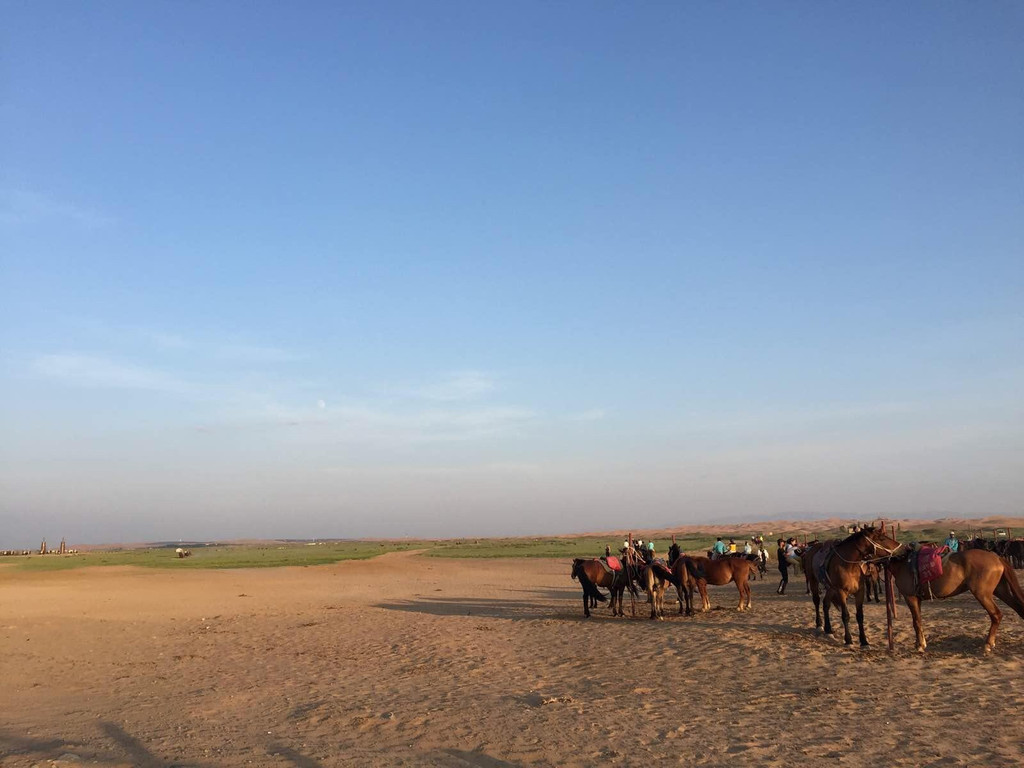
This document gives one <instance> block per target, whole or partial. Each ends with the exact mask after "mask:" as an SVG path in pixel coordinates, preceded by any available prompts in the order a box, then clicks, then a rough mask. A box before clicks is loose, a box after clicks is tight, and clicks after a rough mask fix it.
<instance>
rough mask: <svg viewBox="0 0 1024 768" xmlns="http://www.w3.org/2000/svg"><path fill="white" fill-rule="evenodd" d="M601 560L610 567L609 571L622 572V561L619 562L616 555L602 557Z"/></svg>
mask: <svg viewBox="0 0 1024 768" xmlns="http://www.w3.org/2000/svg"><path fill="white" fill-rule="evenodd" d="M601 560H603V561H604V564H605V565H606V566H608V569H609V570H611V571H621V570H622V561H621V560H619V558H617V557H616V556H615V555H607V556H605V557H602V558H601Z"/></svg>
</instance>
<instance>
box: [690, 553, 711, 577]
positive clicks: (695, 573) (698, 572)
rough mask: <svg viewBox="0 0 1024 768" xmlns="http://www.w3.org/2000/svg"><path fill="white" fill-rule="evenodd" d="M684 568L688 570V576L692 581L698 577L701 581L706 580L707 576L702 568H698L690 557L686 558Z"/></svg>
mask: <svg viewBox="0 0 1024 768" xmlns="http://www.w3.org/2000/svg"><path fill="white" fill-rule="evenodd" d="M686 570H687V571H689V572H690V578H692V579H693V580H694V581H697V580H698V579H700V580H703V581H707V580H708V576H707V574H706V573H704V569H703V568H698V567H697V566H696V565H695V564H694V562H693V560H691V559H690V558H686Z"/></svg>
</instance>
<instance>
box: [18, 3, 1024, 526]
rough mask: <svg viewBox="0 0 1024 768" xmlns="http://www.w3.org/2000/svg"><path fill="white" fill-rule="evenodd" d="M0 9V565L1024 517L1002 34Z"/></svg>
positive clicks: (999, 10)
mask: <svg viewBox="0 0 1024 768" xmlns="http://www.w3.org/2000/svg"><path fill="white" fill-rule="evenodd" d="M5 8H6V10H7V13H6V19H5V20H6V22H7V23H6V24H5V25H4V29H3V30H2V31H0V36H2V37H0V39H2V41H3V47H4V77H3V85H2V91H0V92H2V101H0V117H2V119H0V141H2V146H3V149H2V150H0V160H2V163H3V167H4V173H3V175H2V177H0V305H2V306H0V423H2V438H0V546H35V545H37V544H38V542H39V540H40V539H41V538H43V537H44V536H45V537H46V538H47V539H48V540H49V541H51V542H52V541H53V540H54V538H53V537H56V540H57V541H59V539H60V537H61V536H64V537H66V538H67V540H68V541H69V542H71V541H75V542H81V543H99V542H112V541H156V540H168V541H173V540H177V539H183V538H187V539H217V538H274V537H277V536H287V537H288V538H311V537H314V536H323V537H331V538H360V537H381V538H383V537H398V536H409V537H417V536H423V537H444V536H490V535H521V534H539V535H546V534H552V533H558V532H571V531H574V530H575V531H583V530H608V529H614V528H628V527H634V528H651V527H661V526H663V525H666V521H669V523H670V524H680V525H683V524H691V523H692V522H693V521H698V520H699V521H714V520H723V521H729V520H737V519H739V518H740V517H742V516H757V517H758V518H759V519H766V520H767V519H778V518H792V517H794V516H797V515H803V516H805V517H807V518H824V517H841V518H849V519H871V518H876V517H879V516H884V517H890V518H904V517H925V518H927V517H932V516H937V515H941V516H953V517H984V516H989V515H1006V516H1020V515H1024V357H1022V352H1024V142H1022V141H1021V131H1020V127H1021V125H1024V74H1022V73H1024V44H1022V42H1021V41H1022V40H1024V11H1022V10H1021V8H1020V7H1019V6H1015V5H1012V4H1006V5H998V4H991V5H986V6H966V5H964V6H959V5H945V6H942V5H939V6H937V5H933V4H924V3H909V4H905V5H900V6H890V5H885V4H861V5H858V6H856V7H844V6H823V5H820V4H813V3H795V4H789V5H783V6H780V5H749V6H744V7H742V8H739V7H736V6H717V5H695V6H687V5H678V4H668V3H666V4H660V3H655V4H645V5H640V6H630V5H596V6H595V5H593V4H584V3H574V2H570V3H566V4H561V5H557V6H550V5H545V4H537V3H534V4H516V5H508V6H495V5H473V4H466V3H458V2H438V3H431V4H417V3H405V2H394V3H384V4H372V5H343V6H337V5H336V4H331V3H317V2H311V3H304V4H301V5H298V6H289V7H285V6H280V5H276V4H272V3H259V2H258V3H255V4H252V5H249V6H246V7H245V8H239V7H236V6H226V5H225V6H216V5H212V6H211V5H181V4H175V3H146V4H133V3H110V4H102V5H88V4H86V5H68V4H57V3H8V4H7V5H6V6H5ZM936 510H938V511H936ZM707 524H712V522H707Z"/></svg>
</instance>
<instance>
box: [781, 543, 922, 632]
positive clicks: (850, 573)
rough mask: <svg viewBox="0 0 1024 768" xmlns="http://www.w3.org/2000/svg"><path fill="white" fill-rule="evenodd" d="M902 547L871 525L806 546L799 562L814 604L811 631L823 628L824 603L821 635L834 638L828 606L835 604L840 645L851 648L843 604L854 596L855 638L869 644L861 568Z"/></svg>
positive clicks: (848, 616) (848, 613)
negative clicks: (841, 631) (839, 622)
mask: <svg viewBox="0 0 1024 768" xmlns="http://www.w3.org/2000/svg"><path fill="white" fill-rule="evenodd" d="M901 546H903V545H902V544H900V543H899V542H898V541H896V540H895V539H890V538H889V537H888V536H886V535H885V533H884V532H883V531H881V530H878V529H876V528H874V527H872V526H865V527H864V528H861V529H860V530H859V531H857V532H856V533H853V534H850V535H849V536H847V537H846V538H845V539H843V540H842V541H838V542H836V541H825V542H818V543H815V544H813V545H811V546H809V547H807V549H806V550H805V551H804V553H803V554H802V555H801V560H802V561H803V567H804V575H805V576H806V578H807V586H808V589H810V591H811V599H812V600H813V601H814V628H815V629H821V628H822V617H821V604H822V603H824V614H825V622H824V624H825V626H824V633H825V634H826V635H833V632H832V621H831V619H830V617H829V607H830V605H832V604H834V605H835V606H836V608H838V609H839V610H840V612H841V614H842V617H843V629H844V634H843V642H844V643H845V644H846V645H853V638H852V637H851V636H850V609H849V608H848V607H847V605H846V601H847V600H848V599H849V597H850V595H854V596H855V602H856V608H857V630H858V638H859V640H860V644H861V647H862V648H866V647H867V646H868V645H870V643H868V638H867V635H865V634H864V591H865V590H864V584H863V582H862V576H863V575H864V570H863V569H864V566H866V565H868V564H870V563H872V562H875V563H877V562H882V561H883V560H885V559H886V558H888V557H891V556H892V554H893V553H894V552H895V551H896V550H897V549H899V548H900V547H901ZM819 553H822V555H823V556H824V557H826V558H827V559H826V560H825V563H824V566H823V567H824V575H825V583H824V584H822V583H821V582H820V581H819V574H818V571H817V568H815V563H814V561H815V559H816V556H817V555H818V554H819ZM879 555H881V556H879ZM820 587H825V594H824V596H822V595H820V593H819V588H820Z"/></svg>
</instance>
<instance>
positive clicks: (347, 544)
mask: <svg viewBox="0 0 1024 768" xmlns="http://www.w3.org/2000/svg"><path fill="white" fill-rule="evenodd" d="M423 546H424V545H423V544H422V543H417V542H408V541H401V542H377V541H343V542H328V543H323V544H316V545H308V544H298V543H284V544H273V543H271V544H261V545H248V544H237V545H219V546H210V547H207V546H193V547H191V550H192V556H191V557H186V558H179V557H178V556H177V555H176V554H175V552H174V548H173V547H170V548H168V547H158V548H140V549H110V550H93V551H90V552H83V553H80V554H77V555H45V556H42V555H30V556H28V557H24V556H23V557H10V558H4V559H3V560H2V561H0V563H3V562H10V563H11V564H12V565H14V567H16V568H17V569H18V570H25V571H55V570H64V569H70V568H82V567H89V566H104V565H135V566H141V567H144V568H184V569H195V568H276V567H280V566H285V565H325V564H327V563H336V562H339V561H341V560H365V559H367V558H370V557H376V556H377V555H381V554H384V553H385V552H400V551H404V550H409V549H422V548H423Z"/></svg>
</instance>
